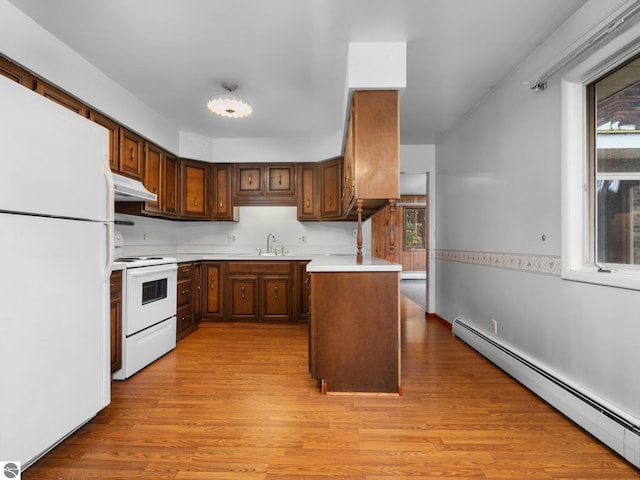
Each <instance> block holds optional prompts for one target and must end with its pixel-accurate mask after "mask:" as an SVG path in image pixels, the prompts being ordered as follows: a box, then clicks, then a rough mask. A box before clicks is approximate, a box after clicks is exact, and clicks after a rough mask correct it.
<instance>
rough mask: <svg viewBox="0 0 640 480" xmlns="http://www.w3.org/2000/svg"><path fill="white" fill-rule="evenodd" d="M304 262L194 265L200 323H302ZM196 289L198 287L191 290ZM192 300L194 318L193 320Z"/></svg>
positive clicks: (306, 294) (305, 307)
mask: <svg viewBox="0 0 640 480" xmlns="http://www.w3.org/2000/svg"><path fill="white" fill-rule="evenodd" d="M307 263H309V262H308V261H307V260H305V261H296V260H260V261H251V260H246V261H245V260H242V261H235V260H234V261H202V262H196V263H194V269H196V268H201V273H199V274H198V273H196V274H195V276H194V280H193V282H194V285H196V284H195V282H196V281H197V280H196V279H198V278H199V279H201V287H200V290H199V291H200V292H201V297H200V299H201V302H202V303H201V312H202V313H201V318H202V321H243V322H298V321H302V322H306V321H307V320H308V319H309V309H310V307H309V305H310V300H309V276H308V274H307V272H306V265H307ZM194 288H198V287H194ZM196 305H197V303H196V301H195V300H194V302H193V306H194V317H196V318H197V313H196Z"/></svg>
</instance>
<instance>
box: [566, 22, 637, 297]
mask: <svg viewBox="0 0 640 480" xmlns="http://www.w3.org/2000/svg"><path fill="white" fill-rule="evenodd" d="M638 38H640V22H637V23H635V24H634V25H632V26H630V27H629V30H628V31H626V32H624V33H621V34H620V35H617V36H615V37H613V38H611V39H610V40H609V41H608V42H606V43H605V44H604V45H602V46H601V47H598V48H595V47H594V48H593V49H591V50H589V54H588V55H583V56H582V57H581V60H580V61H576V62H575V63H574V64H573V65H572V67H571V68H570V69H567V70H566V71H565V73H564V74H563V75H562V79H561V81H560V95H561V125H562V129H561V141H562V145H561V152H562V232H561V234H562V252H561V254H562V255H561V263H562V278H563V279H565V280H575V281H580V282H588V283H594V284H599V285H609V286H614V287H621V288H628V289H633V290H640V44H639V43H638Z"/></svg>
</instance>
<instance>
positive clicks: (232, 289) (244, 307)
mask: <svg viewBox="0 0 640 480" xmlns="http://www.w3.org/2000/svg"><path fill="white" fill-rule="evenodd" d="M257 284H258V277H257V276H254V275H248V276H239V275H230V276H229V284H228V286H227V288H228V291H229V319H230V320H254V321H255V320H257V319H258V298H257V293H258V292H257Z"/></svg>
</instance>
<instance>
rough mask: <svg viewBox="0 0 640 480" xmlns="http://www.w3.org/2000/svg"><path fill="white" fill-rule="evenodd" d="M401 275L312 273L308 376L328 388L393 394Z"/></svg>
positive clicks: (397, 361)
mask: <svg viewBox="0 0 640 480" xmlns="http://www.w3.org/2000/svg"><path fill="white" fill-rule="evenodd" d="M399 279H400V274H399V273H398V272H396V271H393V272H386V271H385V272H312V273H311V328H310V335H311V337H310V351H309V354H310V360H311V362H310V363H311V365H312V371H311V373H312V376H313V378H316V379H318V380H324V381H325V384H326V387H327V391H329V392H332V391H333V392H377V393H398V392H399V386H400V334H399V326H400V309H399V299H398V296H399Z"/></svg>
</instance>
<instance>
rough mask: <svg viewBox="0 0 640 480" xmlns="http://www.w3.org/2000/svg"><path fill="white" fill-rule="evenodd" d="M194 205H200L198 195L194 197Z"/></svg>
mask: <svg viewBox="0 0 640 480" xmlns="http://www.w3.org/2000/svg"><path fill="white" fill-rule="evenodd" d="M193 206H194V207H197V206H198V197H193Z"/></svg>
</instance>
